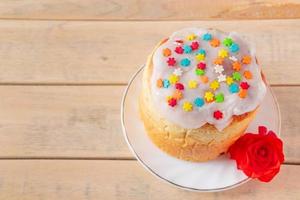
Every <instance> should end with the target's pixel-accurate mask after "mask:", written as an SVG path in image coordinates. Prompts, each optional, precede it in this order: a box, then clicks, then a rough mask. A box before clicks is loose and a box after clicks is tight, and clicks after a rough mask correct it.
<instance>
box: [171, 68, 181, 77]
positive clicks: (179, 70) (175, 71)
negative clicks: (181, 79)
mask: <svg viewBox="0 0 300 200" xmlns="http://www.w3.org/2000/svg"><path fill="white" fill-rule="evenodd" d="M182 73H183V71H182V69H181V68H176V69H175V70H174V72H173V74H174V75H176V76H181V75H182Z"/></svg>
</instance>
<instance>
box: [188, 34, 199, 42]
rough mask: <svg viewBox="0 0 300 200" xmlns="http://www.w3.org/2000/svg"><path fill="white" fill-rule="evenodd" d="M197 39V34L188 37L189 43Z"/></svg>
mask: <svg viewBox="0 0 300 200" xmlns="http://www.w3.org/2000/svg"><path fill="white" fill-rule="evenodd" d="M196 38H197V36H196V35H195V34H193V33H192V34H190V35H188V36H187V37H186V39H187V40H189V41H192V40H194V39H196Z"/></svg>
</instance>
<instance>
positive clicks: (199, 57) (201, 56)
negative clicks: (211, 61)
mask: <svg viewBox="0 0 300 200" xmlns="http://www.w3.org/2000/svg"><path fill="white" fill-rule="evenodd" d="M204 59H205V55H204V54H200V53H199V54H197V55H196V60H198V61H201V60H204Z"/></svg>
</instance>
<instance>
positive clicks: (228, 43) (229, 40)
mask: <svg viewBox="0 0 300 200" xmlns="http://www.w3.org/2000/svg"><path fill="white" fill-rule="evenodd" d="M232 43H233V41H232V39H231V38H225V39H224V40H223V45H224V46H225V47H230V46H231V45H232Z"/></svg>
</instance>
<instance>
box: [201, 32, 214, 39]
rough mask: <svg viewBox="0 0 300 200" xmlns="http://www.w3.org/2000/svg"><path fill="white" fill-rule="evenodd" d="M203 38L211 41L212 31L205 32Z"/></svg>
mask: <svg viewBox="0 0 300 200" xmlns="http://www.w3.org/2000/svg"><path fill="white" fill-rule="evenodd" d="M202 39H203V40H205V41H210V40H211V39H212V35H211V34H210V33H205V34H204V35H203V36H202Z"/></svg>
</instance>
